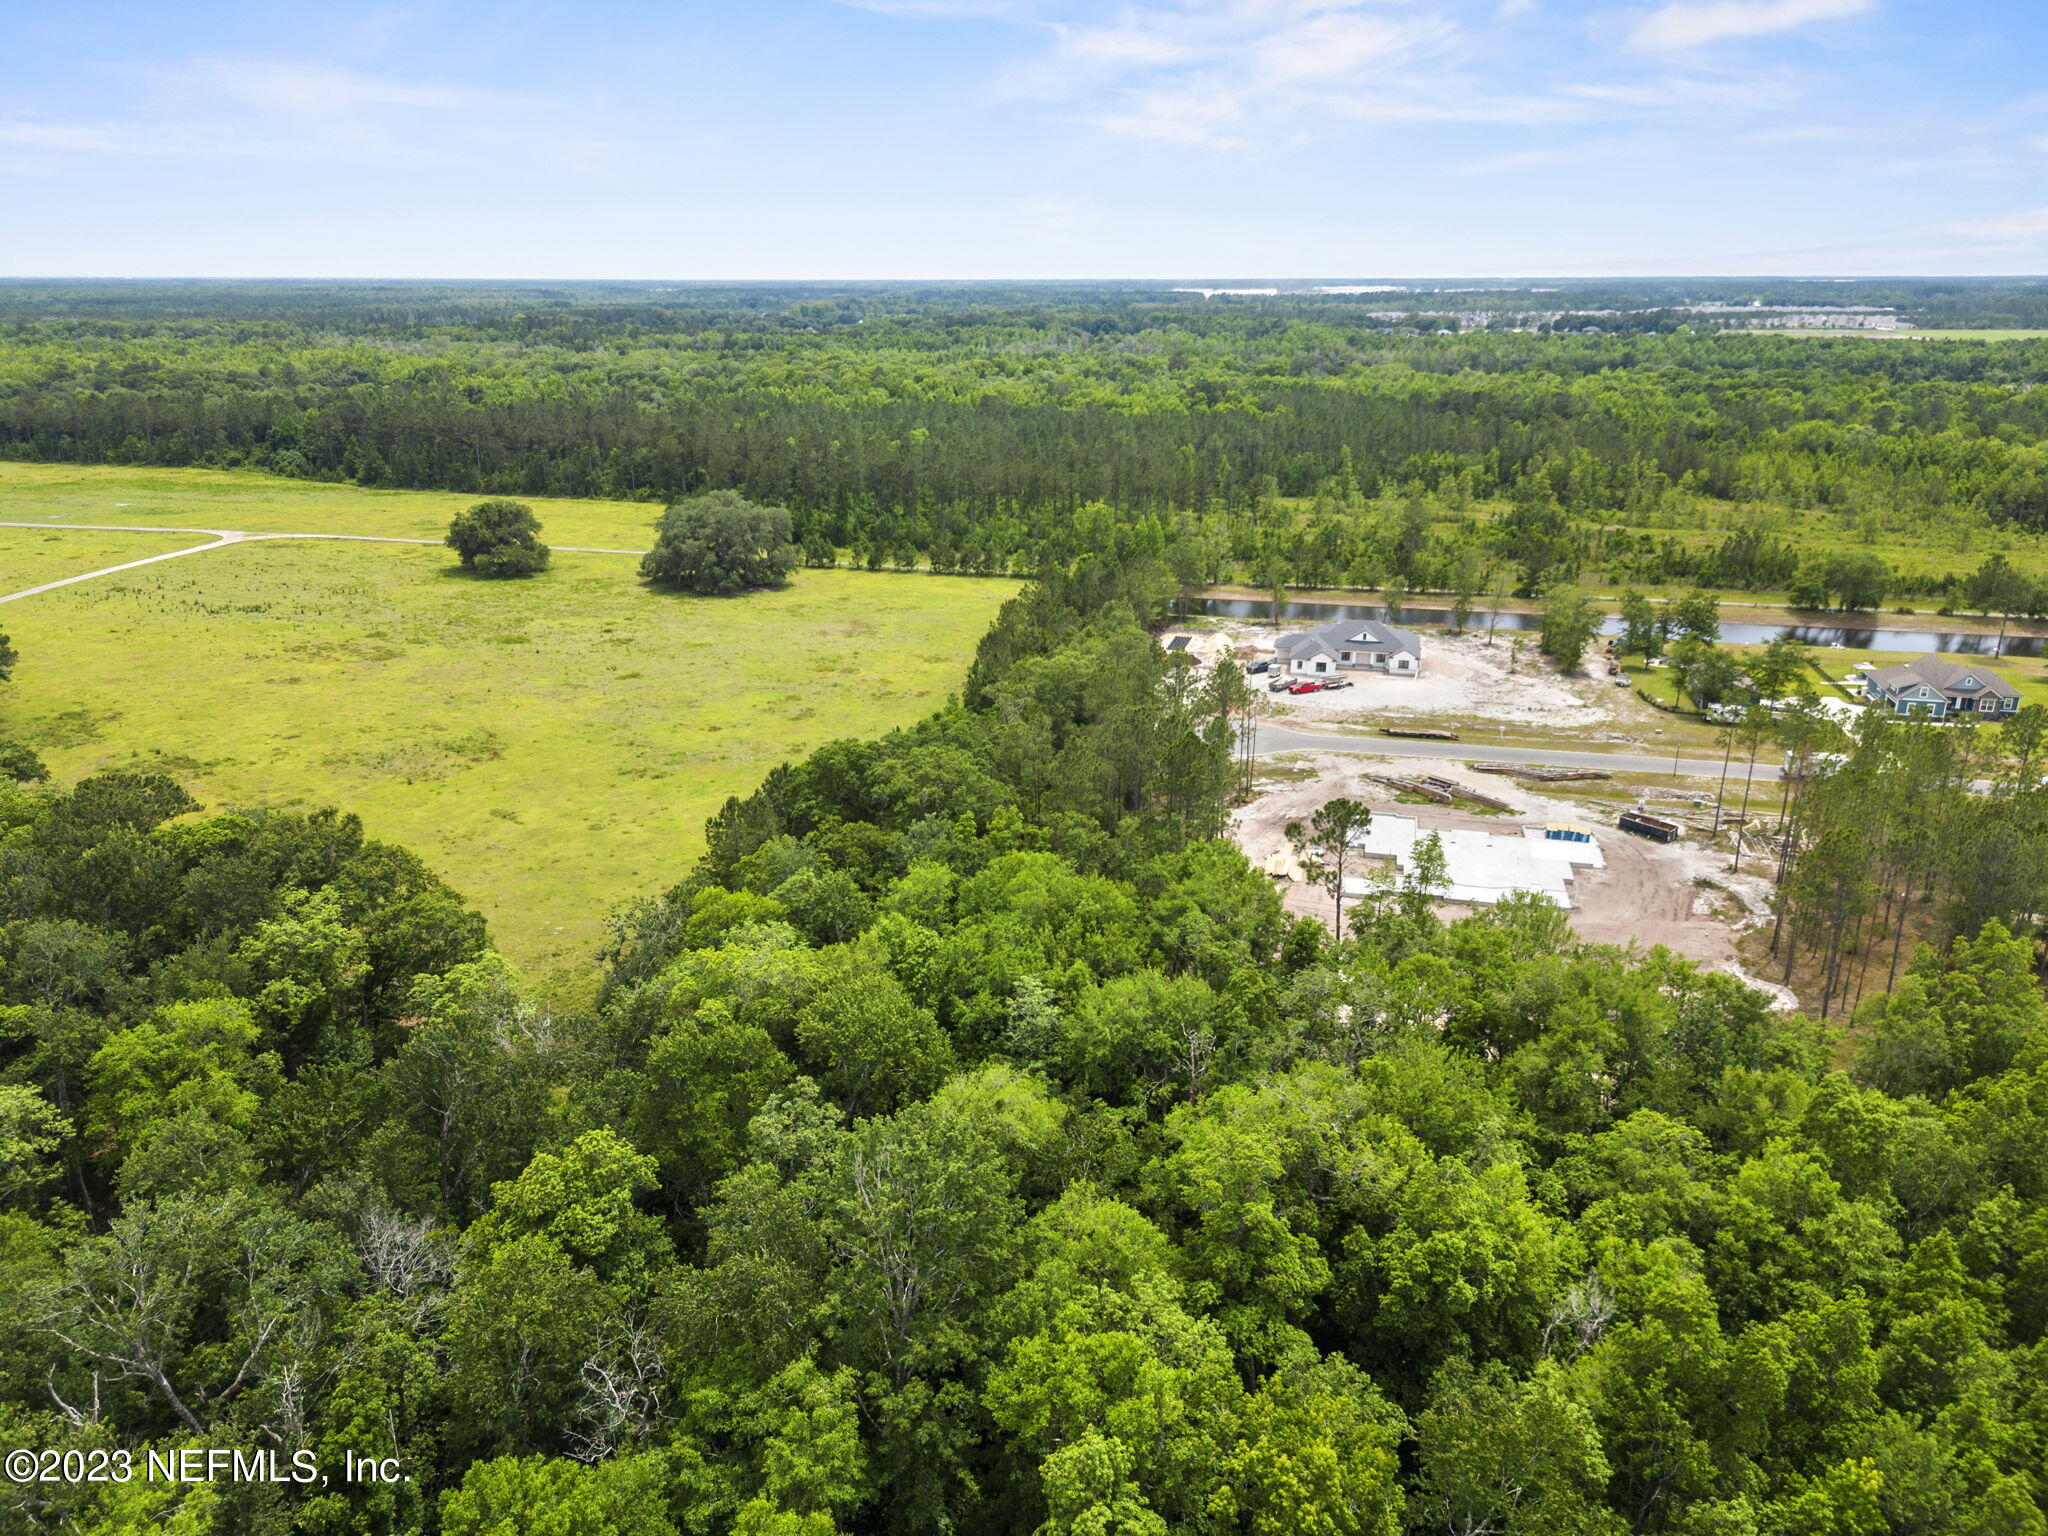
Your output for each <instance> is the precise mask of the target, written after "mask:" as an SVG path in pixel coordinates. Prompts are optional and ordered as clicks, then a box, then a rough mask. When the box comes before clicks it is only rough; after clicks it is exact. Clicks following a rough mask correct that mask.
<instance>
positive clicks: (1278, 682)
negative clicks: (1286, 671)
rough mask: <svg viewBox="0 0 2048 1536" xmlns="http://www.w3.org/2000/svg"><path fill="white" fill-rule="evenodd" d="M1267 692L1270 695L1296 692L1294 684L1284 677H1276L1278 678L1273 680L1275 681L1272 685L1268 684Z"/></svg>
mask: <svg viewBox="0 0 2048 1536" xmlns="http://www.w3.org/2000/svg"><path fill="white" fill-rule="evenodd" d="M1266 692H1268V693H1292V692H1294V684H1292V683H1291V682H1289V681H1288V680H1287V679H1286V678H1284V677H1276V678H1274V679H1273V681H1271V682H1270V683H1268V684H1266Z"/></svg>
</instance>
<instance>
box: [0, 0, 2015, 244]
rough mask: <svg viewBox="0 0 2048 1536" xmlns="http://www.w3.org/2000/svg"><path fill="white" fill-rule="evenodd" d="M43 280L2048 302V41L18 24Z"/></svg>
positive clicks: (1740, 6) (20, 219)
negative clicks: (2036, 277)
mask: <svg viewBox="0 0 2048 1536" xmlns="http://www.w3.org/2000/svg"><path fill="white" fill-rule="evenodd" d="M0 57H4V58H6V59H7V60H9V61H10V63H11V66H12V67H11V68H9V69H7V70H6V71H5V72H4V78H0V274H6V275H15V276H21V275H52V274H63V275H125V276H174V275H217V276H272V275H276V276H337V277H369V276H382V277H463V276H467V277H619V278H747V277H763V278H786V277H826V278H830V277H841V278H869V277H1051V276H1075V277H1104V276H1108V277H1114V276H1160V277H1196V276H1255V275H1282V276H1326V277H1335V276H1359V277H1372V276H1417V275H1431V276H1493V275H1536V274H1558V275H1581V274H1582V275H1602V274H1631V273H1642V274H1676V273H1703V272H1711V273H1802V272H1811V273H1828V274H1857V273H1908V272H1939V273H2012V272H2041V271H2048V70H2044V69H2043V67H2042V63H2043V60H2048V4H2044V0H1136V3H1132V4H1128V5H1118V4H1098V3H1093V0H736V3H730V4H715V3H709V0H665V3H659V4H655V3H644V0H580V3H575V4H567V3H563V4H549V3H536V0H494V3H491V4H481V3H475V0H442V3H430V4H411V5H408V4H392V5H379V4H376V3H374V0H371V3H345V4H337V3H333V0H294V3H293V4H291V5H279V4H276V3H275V0H266V3H261V4H252V3H230V0H210V3H209V0H147V3H131V4H108V3H102V0H12V3H11V4H9V5H7V6H6V7H4V8H0Z"/></svg>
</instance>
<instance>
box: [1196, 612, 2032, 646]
mask: <svg viewBox="0 0 2048 1536" xmlns="http://www.w3.org/2000/svg"><path fill="white" fill-rule="evenodd" d="M1188 606H1189V609H1190V610H1191V611H1192V612H1195V613H1199V614H1203V615H1206V616H1207V617H1209V618H1215V619H1252V620H1259V621H1263V622H1266V623H1271V622H1272V619H1273V605H1272V604H1271V603H1270V602H1267V601H1264V600H1263V599H1260V598H1256V597H1203V598H1196V599H1195V600H1194V601H1192V602H1191V603H1190V604H1189V605H1188ZM1281 612H1282V615H1283V617H1284V620H1285V622H1288V623H1299V624H1327V623H1329V622H1331V621H1332V620H1334V619H1384V618H1386V616H1387V611H1386V609H1384V608H1382V607H1380V606H1379V605H1378V604H1377V603H1327V602H1292V603H1288V604H1287V605H1286V606H1285V607H1284V608H1283V609H1282V610H1281ZM1400 622H1401V623H1403V624H1419V625H1422V626H1423V627H1425V628H1431V627H1437V628H1445V629H1448V628H1449V627H1450V623H1451V610H1450V609H1448V608H1424V607H1409V606H1406V605H1404V606H1403V607H1402V609H1401V618H1400ZM1487 623H1488V617H1487V613H1486V610H1485V609H1483V608H1479V609H1474V610H1473V612H1472V613H1471V615H1470V616H1468V617H1467V618H1466V620H1465V627H1466V629H1468V630H1484V629H1485V628H1486V627H1487ZM1542 624H1543V617H1542V615H1541V614H1535V613H1502V614H1501V615H1500V616H1499V621H1498V622H1497V623H1496V624H1495V626H1494V627H1495V628H1497V629H1501V630H1510V631H1511V630H1533V629H1539V628H1541V627H1542ZM1621 631H1622V623H1621V620H1620V619H1618V618H1615V617H1613V616H1612V615H1610V616H1609V617H1608V618H1607V619H1606V620H1605V621H1604V622H1603V623H1602V624H1601V626H1600V633H1601V634H1603V635H1618V634H1620V633H1621ZM1779 635H1790V636H1791V637H1792V638H1793V639H1794V640H1797V641H1798V642H1799V643H1800V644H1801V645H1811V646H1817V647H1819V648H1821V649H1823V650H1825V649H1827V648H1829V647H1831V646H1840V647H1842V649H1844V650H1849V651H1947V652H1952V653H1953V654H1955V655H1958V656H1990V655H1993V654H1997V655H2000V656H2041V655H2048V639H2043V638H2042V637H2040V636H2038V635H2007V636H2006V637H2005V644H2004V645H2003V647H2000V646H1999V644H1998V636H1996V635H1969V634H1959V633H1957V632H1955V631H1953V630H1940V629H1874V628H1869V627H1865V626H1856V625H1848V624H1740V623H1735V624H1727V623H1724V624H1723V625H1722V626H1721V638H1722V639H1723V640H1726V641H1728V642H1730V643H1731V644H1735V645H1762V644H1765V643H1767V642H1769V641H1771V640H1775V639H1776V638H1777V637H1778V636H1779Z"/></svg>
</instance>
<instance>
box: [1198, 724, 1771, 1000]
mask: <svg viewBox="0 0 2048 1536" xmlns="http://www.w3.org/2000/svg"><path fill="white" fill-rule="evenodd" d="M1431 767H1432V769H1433V770H1434V771H1432V772H1430V773H1428V774H1418V773H1416V772H1415V771H1414V767H1413V765H1412V764H1411V763H1405V762H1402V761H1400V760H1398V759H1375V758H1372V757H1370V756H1366V755H1362V754H1355V753H1348V752H1347V753H1341V754H1340V753H1311V752H1302V753H1293V754H1288V755H1287V756H1285V757H1277V758H1267V759H1263V760H1261V763H1260V778H1259V782H1258V784H1257V786H1256V788H1255V791H1254V794H1253V796H1252V798H1251V799H1250V801H1249V802H1247V803H1246V804H1245V805H1243V806H1241V807H1240V808H1239V809H1238V811H1237V812H1236V814H1235V815H1234V817H1233V820H1232V836H1233V837H1234V839H1235V840H1236V842H1237V844H1238V846H1239V847H1240V848H1241V849H1243V850H1244V852H1245V854H1246V856H1247V857H1249V858H1250V859H1251V860H1252V862H1253V863H1254V864H1255V865H1257V866H1258V867H1259V868H1261V869H1263V870H1265V871H1266V873H1267V874H1268V875H1269V876H1270V877H1272V879H1273V880H1274V882H1275V885H1276V887H1277V888H1278V889H1279V891H1280V895H1281V900H1282V902H1283V904H1284V905H1285V906H1286V907H1287V909H1288V910H1289V911H1291V912H1297V913H1302V914H1304V915H1309V916H1315V917H1319V918H1321V919H1323V920H1324V921H1326V922H1327V921H1329V920H1331V919H1332V918H1333V917H1334V915H1335V902H1334V899H1333V898H1332V896H1331V894H1330V892H1329V891H1328V889H1327V888H1326V887H1324V886H1322V885H1320V884H1318V883H1315V882H1312V881H1309V880H1307V879H1305V878H1303V875H1304V871H1303V870H1302V868H1301V866H1300V863H1299V861H1298V859H1297V857H1296V855H1295V852H1294V850H1293V848H1292V847H1291V845H1290V844H1289V843H1288V840H1287V834H1286V828H1287V825H1288V823H1290V822H1295V821H1306V820H1307V819H1308V818H1309V817H1310V816H1311V815H1313V814H1314V812H1315V811H1316V809H1317V808H1318V807H1320V806H1322V805H1324V804H1326V803H1327V802H1329V801H1330V800H1333V799H1336V798H1338V797H1340V796H1342V797H1345V798H1348V799H1352V800H1357V801H1360V802H1361V803H1363V804H1365V805H1367V806H1369V807H1370V808H1371V810H1372V813H1373V818H1372V825H1371V827H1370V828H1369V829H1368V830H1367V831H1366V832H1365V833H1364V834H1363V835H1362V836H1361V837H1360V838H1359V839H1357V840H1356V841H1355V843H1354V846H1355V847H1356V848H1357V850H1358V852H1359V853H1360V854H1361V855H1363V858H1362V859H1361V867H1360V869H1359V870H1358V872H1357V874H1356V875H1355V876H1352V872H1351V871H1350V870H1348V869H1347V871H1346V873H1347V876H1350V877H1352V878H1355V879H1357V880H1359V881H1361V882H1366V881H1371V880H1372V878H1373V874H1374V872H1373V870H1372V867H1371V863H1372V861H1373V860H1376V859H1379V860H1384V861H1385V869H1386V872H1385V873H1383V874H1381V875H1380V877H1379V878H1380V880H1381V881H1385V880H1386V879H1388V878H1390V877H1394V876H1405V875H1406V874H1407V873H1408V872H1409V871H1410V870H1411V869H1412V868H1413V866H1414V860H1415V847H1416V844H1417V843H1418V842H1419V841H1420V840H1421V839H1422V838H1424V837H1426V836H1428V835H1429V834H1430V833H1432V832H1433V833H1435V834H1436V835H1437V839H1438V843H1439V845H1440V846H1441V848H1442V852H1443V860H1444V873H1445V877H1446V880H1447V882H1448V883H1447V888H1445V889H1443V890H1442V891H1441V892H1440V893H1439V894H1438V901H1439V904H1440V906H1441V909H1442V911H1443V914H1444V916H1445V917H1446V918H1456V917H1459V916H1462V915H1464V914H1466V913H1468V912H1471V911H1476V910H1480V909H1483V908H1484V907H1486V906H1489V905H1491V904H1493V903H1494V902H1497V901H1499V900H1501V899H1502V898H1503V897H1504V896H1507V895H1511V894H1515V893H1517V892H1527V893H1531V894H1535V895H1540V896H1543V897H1546V898H1548V899H1549V900H1551V901H1554V902H1556V903H1557V905H1558V906H1560V907H1562V908H1563V909H1564V911H1565V913H1566V916H1567V918H1568V920H1569V921H1570V923H1571V925H1572V928H1573V929H1574V931H1576V932H1577V933H1578V934H1579V936H1580V937H1582V938H1584V939H1587V940H1589V941H1591V942H1594V943H1601V944H1621V945H1627V944H1636V945H1640V946H1642V947H1645V948H1647V947H1649V946H1651V945H1657V944H1661V945H1663V946H1665V947H1666V948H1668V949H1670V950H1671V951H1673V952H1674V953H1676V954H1679V955H1683V956H1685V957H1686V958H1688V959H1691V960H1696V961H1699V962H1700V963H1702V964H1704V965H1706V966H1708V967H1710V968H1712V969H1716V970H1723V971H1727V972H1729V973H1730V974H1732V975H1735V976H1739V977H1741V979H1742V980H1744V981H1746V982H1748V983H1749V984H1751V985H1752V986H1757V987H1760V988H1762V989H1763V990H1764V991H1766V992H1769V993H1771V994H1772V995H1773V996H1776V997H1779V998H1781V1000H1783V1001H1785V1002H1787V1003H1788V1004H1789V1002H1790V997H1789V994H1787V993H1785V992H1784V991H1783V989H1782V988H1779V987H1777V986H1775V985H1772V984H1771V983H1770V982H1768V981H1766V980H1764V979H1763V978H1760V977H1758V976H1755V975H1753V974H1751V973H1750V972H1749V971H1747V970H1746V969H1745V968H1744V967H1743V965H1742V964H1741V962H1740V960H1739V959H1738V957H1737V951H1736V939H1737V935H1738V934H1739V933H1740V932H1742V931H1743V930H1744V929H1746V928H1748V927H1750V926H1752V925H1754V924H1755V923H1757V922H1759V921H1762V920H1763V919H1765V918H1766V917H1767V916H1768V915H1769V911H1770V908H1769V896H1770V890H1771V887H1770V884H1769V882H1768V880H1767V879H1765V878H1763V876H1765V875H1766V874H1767V873H1768V868H1769V866H1768V861H1767V859H1766V857H1765V855H1764V853H1763V851H1762V849H1761V846H1760V845H1759V846H1757V847H1754V848H1752V849H1751V851H1750V852H1749V854H1748V862H1747V864H1746V866H1745V867H1742V868H1736V869H1731V868H1730V865H1731V863H1732V862H1733V861H1732V860H1731V857H1730V853H1729V850H1728V848H1727V846H1726V844H1725V839H1724V840H1722V842H1720V843H1718V844H1717V843H1716V842H1715V841H1714V840H1712V839H1710V838H1709V837H1708V836H1707V828H1708V827H1709V826H1711V824H1712V822H1711V806H1710V805H1709V804H1704V803H1702V802H1703V801H1709V800H1710V799H1711V797H1709V796H1703V795H1701V793H1700V792H1698V791H1687V790H1682V789H1675V790H1668V791H1648V792H1649V793H1654V794H1657V795H1660V796H1668V798H1667V799H1664V800H1662V801H1661V802H1660V804H1661V809H1663V810H1664V811H1666V812H1668V813H1669V815H1670V816H1671V817H1672V818H1673V819H1674V821H1679V822H1682V823H1683V824H1684V826H1685V829H1686V833H1685V835H1684V836H1682V837H1680V838H1679V839H1678V840H1676V841H1674V842H1671V843H1658V842H1654V841H1650V840H1647V839H1644V838H1640V837H1634V836H1631V835H1630V834H1628V833H1626V832H1624V831H1622V830H1620V829H1619V827H1618V826H1616V825H1615V818H1614V809H1615V806H1617V805H1627V804H1628V803H1630V800H1631V798H1632V791H1631V789H1630V788H1629V787H1626V786H1611V787H1610V786H1609V785H1607V784H1606V783H1604V782H1599V783H1596V784H1594V785H1591V786H1584V785H1576V784H1571V783H1556V784H1552V783H1546V782H1544V781H1543V780H1542V779H1541V778H1538V777H1535V776H1521V777H1509V776H1508V775H1505V774H1501V773H1491V774H1490V773H1487V772H1484V771H1483V770H1482V766H1481V765H1478V764H1462V763H1460V764H1451V763H1447V764H1443V765H1441V766H1440V767H1439V765H1436V764H1432V765H1431ZM1596 778H1597V779H1598V780H1602V781H1604V779H1605V776H1604V775H1599V776H1596ZM1578 788H1596V789H1603V790H1608V791H1609V793H1608V796H1607V801H1606V802H1602V803H1601V808H1600V809H1599V810H1598V811H1595V810H1594V808H1593V806H1592V805H1591V804H1589V803H1588V800H1587V799H1586V798H1585V797H1583V796H1582V797H1580V798H1578V799H1572V798H1567V797H1566V792H1568V791H1570V790H1572V789H1578ZM1610 802H1611V803H1610ZM1581 833H1582V834H1584V836H1583V840H1581V837H1580V836H1579V835H1578V834H1581ZM1367 888H1368V887H1367V886H1366V885H1365V884H1359V885H1357V886H1355V887H1354V886H1353V885H1352V884H1351V880H1350V879H1347V889H1346V894H1347V896H1350V895H1357V894H1361V893H1362V892H1363V891H1364V890H1366V889H1367Z"/></svg>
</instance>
